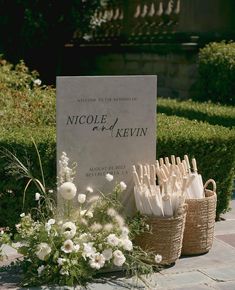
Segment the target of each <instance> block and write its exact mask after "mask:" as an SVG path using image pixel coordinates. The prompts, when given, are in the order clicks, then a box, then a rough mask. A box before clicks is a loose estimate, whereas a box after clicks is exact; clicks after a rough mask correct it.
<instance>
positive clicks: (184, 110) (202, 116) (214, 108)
mask: <svg viewBox="0 0 235 290" xmlns="http://www.w3.org/2000/svg"><path fill="white" fill-rule="evenodd" d="M157 111H158V112H159V113H164V114H166V115H170V116H171V115H176V116H179V117H184V118H187V119H189V120H199V121H206V122H208V123H210V124H212V125H221V126H224V127H235V109H234V107H232V106H218V105H216V104H214V103H211V102H203V103H199V102H194V101H192V100H187V101H179V100H176V99H164V98H158V100H157Z"/></svg>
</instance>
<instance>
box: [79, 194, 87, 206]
mask: <svg viewBox="0 0 235 290" xmlns="http://www.w3.org/2000/svg"><path fill="white" fill-rule="evenodd" d="M85 201H86V195H85V194H83V193H80V194H79V195H78V202H79V203H81V204H82V203H84V202H85Z"/></svg>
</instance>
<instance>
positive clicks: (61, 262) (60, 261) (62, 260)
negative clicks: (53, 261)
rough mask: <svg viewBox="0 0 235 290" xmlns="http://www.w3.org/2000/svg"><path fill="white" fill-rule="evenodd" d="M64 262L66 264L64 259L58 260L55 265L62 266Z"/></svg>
mask: <svg viewBox="0 0 235 290" xmlns="http://www.w3.org/2000/svg"><path fill="white" fill-rule="evenodd" d="M64 262H66V259H64V258H58V259H57V263H58V265H59V266H62V265H63V264H64Z"/></svg>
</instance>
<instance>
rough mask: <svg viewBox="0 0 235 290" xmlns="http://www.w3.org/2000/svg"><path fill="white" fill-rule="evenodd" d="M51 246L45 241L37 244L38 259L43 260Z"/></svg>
mask: <svg viewBox="0 0 235 290" xmlns="http://www.w3.org/2000/svg"><path fill="white" fill-rule="evenodd" d="M50 252H51V247H50V246H49V245H48V244H47V243H40V244H39V245H38V246H37V251H36V255H37V257H38V259H40V260H42V261H44V260H45V259H46V257H47V256H48V255H49V254H50Z"/></svg>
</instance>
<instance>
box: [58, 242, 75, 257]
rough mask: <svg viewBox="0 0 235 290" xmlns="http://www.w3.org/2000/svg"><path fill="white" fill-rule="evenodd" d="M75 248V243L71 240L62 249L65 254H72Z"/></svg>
mask: <svg viewBox="0 0 235 290" xmlns="http://www.w3.org/2000/svg"><path fill="white" fill-rule="evenodd" d="M73 249H74V247H73V241H71V240H66V241H65V242H64V244H63V246H62V247H61V250H62V251H63V252H65V253H66V254H67V253H72V251H73Z"/></svg>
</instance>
